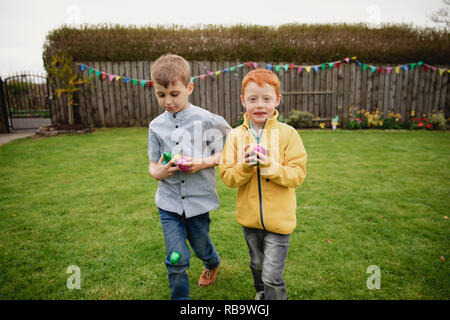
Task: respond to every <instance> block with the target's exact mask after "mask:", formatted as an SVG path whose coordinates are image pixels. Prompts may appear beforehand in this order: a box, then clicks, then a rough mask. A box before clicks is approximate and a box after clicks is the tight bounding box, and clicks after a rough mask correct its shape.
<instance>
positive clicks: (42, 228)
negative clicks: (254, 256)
mask: <svg viewBox="0 0 450 320" xmlns="http://www.w3.org/2000/svg"><path fill="white" fill-rule="evenodd" d="M301 136H302V139H303V142H304V144H305V147H306V149H307V152H308V164H307V168H308V172H307V179H306V181H305V183H304V184H303V185H302V186H301V187H299V188H298V189H297V199H298V209H297V221H298V223H297V228H296V230H295V231H294V233H293V234H292V236H291V245H290V249H289V254H288V258H287V263H286V268H285V273H284V277H285V281H286V283H287V293H288V298H289V299H292V300H295V299H449V292H450V272H449V267H448V254H449V244H450V242H449V239H450V237H449V236H450V232H449V225H448V224H449V220H447V219H445V216H448V215H449V213H450V187H449V181H450V132H429V131H372V130H369V131H337V132H331V131H316V130H312V131H301ZM146 152H147V130H146V128H127V129H98V130H97V131H96V132H95V133H93V134H89V135H81V136H69V135H64V136H57V137H52V138H43V139H39V140H33V139H23V140H16V141H14V142H12V143H9V144H6V145H3V146H1V147H0V181H1V182H0V228H1V230H2V232H1V234H0V299H169V298H170V289H169V285H168V280H167V270H166V268H165V266H164V264H163V260H164V258H165V249H164V238H163V235H162V230H161V225H160V222H159V216H158V212H157V208H156V207H155V204H154V201H153V200H154V195H155V191H156V187H157V183H156V181H155V180H153V179H152V178H151V177H150V176H149V174H148V172H147V169H148V158H147V155H146ZM217 189H218V192H219V195H220V199H221V207H220V209H219V210H217V211H215V212H212V213H211V218H212V224H211V237H212V240H213V242H214V244H215V246H216V248H217V250H218V252H219V254H220V255H221V257H222V260H223V264H222V268H221V271H220V272H219V276H218V280H217V282H216V283H215V284H214V285H213V286H212V287H209V288H202V289H200V288H198V287H197V285H196V283H197V280H198V277H199V275H200V273H201V269H202V264H201V261H200V260H199V259H197V258H196V257H195V256H194V254H193V255H192V259H191V267H190V269H189V270H188V274H189V278H190V283H191V298H192V299H253V297H254V294H255V292H254V289H253V281H252V277H251V272H250V268H249V266H248V263H249V257H248V250H247V247H246V244H245V241H244V238H243V236H242V231H241V227H240V226H239V225H238V224H237V222H236V220H235V217H234V211H235V194H236V190H234V189H229V188H227V187H226V186H225V185H224V184H223V183H222V182H221V181H220V178H218V183H217ZM441 256H443V257H444V258H443V259H441ZM443 260H444V261H443ZM70 265H77V266H79V267H80V269H81V289H79V290H77V289H75V290H69V289H68V288H67V286H66V281H67V279H68V277H69V276H70V274H67V273H66V270H67V268H68V267H69V266H70ZM371 265H377V266H379V268H380V270H381V289H379V290H369V289H368V288H367V286H366V281H367V278H368V277H369V276H371V274H369V273H367V268H368V267H369V266H371Z"/></svg>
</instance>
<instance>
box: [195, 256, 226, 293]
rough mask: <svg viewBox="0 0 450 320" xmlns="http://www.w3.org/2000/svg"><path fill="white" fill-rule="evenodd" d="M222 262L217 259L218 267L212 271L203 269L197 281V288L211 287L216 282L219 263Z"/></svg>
mask: <svg viewBox="0 0 450 320" xmlns="http://www.w3.org/2000/svg"><path fill="white" fill-rule="evenodd" d="M221 262H222V259H220V257H219V265H218V266H217V267H216V268H215V269H213V270H209V269H206V268H203V272H202V275H201V276H200V279H198V286H199V287H207V286H209V285H212V284H213V283H214V282H215V281H216V277H217V273H218V272H219V267H220V263H221Z"/></svg>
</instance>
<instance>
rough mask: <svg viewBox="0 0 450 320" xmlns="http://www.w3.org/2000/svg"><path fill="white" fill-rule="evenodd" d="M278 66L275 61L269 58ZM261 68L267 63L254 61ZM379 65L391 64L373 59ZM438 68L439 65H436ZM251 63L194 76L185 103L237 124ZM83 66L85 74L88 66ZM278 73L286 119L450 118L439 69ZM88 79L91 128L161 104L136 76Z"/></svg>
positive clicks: (129, 120)
mask: <svg viewBox="0 0 450 320" xmlns="http://www.w3.org/2000/svg"><path fill="white" fill-rule="evenodd" d="M151 63H152V62H147V61H139V62H85V63H84V64H85V65H87V66H89V67H92V68H95V69H97V70H101V71H103V72H106V73H108V74H115V75H121V76H122V77H125V76H126V77H129V78H131V79H134V78H135V79H150V65H151ZM239 63H240V62H237V61H235V62H202V61H195V62H192V63H191V70H192V76H196V75H201V74H205V73H207V71H212V72H214V71H217V70H219V71H220V70H224V69H227V68H230V67H232V66H237V65H238V64H239ZM276 65H280V64H276ZM259 66H260V67H266V66H267V64H266V63H259ZM378 67H383V68H387V67H394V66H392V65H378ZM438 68H446V67H445V66H438ZM250 69H253V67H248V66H247V65H244V66H243V67H242V68H236V69H235V71H232V72H231V71H229V72H226V73H221V74H220V75H217V76H215V75H214V76H206V77H205V79H200V78H196V79H195V80H194V83H195V89H194V93H193V94H192V96H191V98H190V101H191V102H192V103H193V104H195V105H198V106H200V107H203V108H205V109H207V110H210V111H212V112H214V113H217V114H219V115H221V116H223V117H224V118H225V119H226V120H227V121H228V122H229V123H230V124H232V125H236V124H237V123H238V121H239V118H240V116H241V112H242V111H243V108H242V105H241V102H240V98H239V95H240V88H241V81H242V78H243V76H244V75H245V74H246V73H247V72H248V71H249V70H250ZM77 72H82V74H83V76H84V77H86V78H87V77H89V70H88V68H86V69H85V70H84V71H80V69H79V67H77ZM276 73H277V74H278V76H279V78H280V82H281V90H282V94H283V98H282V101H281V104H280V107H279V111H280V114H281V115H283V116H284V117H285V118H287V117H288V116H289V112H290V110H291V109H296V110H304V111H309V112H311V113H313V114H314V115H315V116H316V117H320V118H331V117H334V116H335V115H336V114H338V115H339V116H340V120H342V119H343V118H344V117H346V116H347V115H348V113H349V107H357V108H359V109H365V110H368V111H375V110H376V109H378V110H379V111H380V112H384V113H387V112H390V111H393V112H394V113H400V114H401V115H402V117H403V118H405V116H407V115H408V114H410V112H411V110H415V111H416V113H417V114H418V115H422V114H428V113H429V112H432V110H435V111H438V110H444V111H445V114H446V117H448V116H449V113H450V106H449V103H448V101H450V88H449V85H448V80H449V76H450V74H449V73H448V72H447V71H446V70H445V71H444V72H443V74H442V75H441V74H440V72H439V70H436V71H433V70H432V69H429V70H427V71H425V70H424V68H422V67H418V66H416V67H415V68H414V69H409V70H407V71H406V70H404V69H402V68H400V71H399V73H396V72H395V71H394V70H392V72H391V73H390V74H388V73H387V72H386V71H384V72H380V71H379V70H376V71H375V72H372V71H371V70H370V68H367V69H366V70H363V69H362V68H361V67H359V66H357V64H356V63H354V62H351V63H349V64H347V63H345V62H343V63H342V64H341V65H340V67H339V68H338V67H337V66H334V67H333V68H332V69H329V68H328V67H327V68H325V70H322V68H319V70H318V71H317V72H316V71H314V69H311V70H310V72H307V71H306V70H305V69H303V71H302V72H301V73H299V72H298V70H297V69H293V70H287V71H285V70H284V68H280V70H279V71H278V72H276ZM91 76H92V77H94V78H95V79H94V80H93V81H92V83H91V84H90V85H86V86H84V87H83V88H82V90H80V92H79V94H78V103H79V110H78V113H79V120H80V121H81V122H82V123H83V124H87V125H94V126H96V127H123V126H147V125H148V124H149V122H150V121H151V120H152V119H153V118H155V117H156V116H158V115H159V114H160V113H161V112H162V110H161V108H160V107H159V106H158V103H157V100H156V97H155V95H154V92H153V88H151V87H150V86H149V85H148V84H146V85H145V86H144V87H143V86H142V85H141V84H140V82H137V83H136V84H133V83H132V81H129V82H128V83H125V81H123V80H122V79H123V78H122V79H120V80H119V81H117V80H115V79H114V80H112V81H110V80H109V77H106V78H105V79H102V77H101V76H97V77H96V76H95V73H93V74H92V75H91ZM53 107H54V109H53V113H52V114H53V122H58V123H67V119H68V116H67V110H66V108H65V107H64V103H63V101H62V100H61V99H56V100H55V101H54V104H53Z"/></svg>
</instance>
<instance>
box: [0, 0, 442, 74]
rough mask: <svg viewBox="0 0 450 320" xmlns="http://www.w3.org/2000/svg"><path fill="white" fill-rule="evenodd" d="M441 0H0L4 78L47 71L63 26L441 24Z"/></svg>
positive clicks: (0, 62)
mask: <svg viewBox="0 0 450 320" xmlns="http://www.w3.org/2000/svg"><path fill="white" fill-rule="evenodd" d="M441 7H444V4H443V3H442V1H441V0H426V1H425V0H345V1H336V0H315V1H314V0H307V1H300V0H275V1H273V0H271V1H267V0H223V1H220V2H219V1H211V0H209V1H206V0H158V1H153V0H59V1H58V0H0V75H3V76H4V75H5V74H7V73H11V72H17V71H33V72H42V71H43V64H42V48H43V44H44V40H45V37H46V35H47V33H48V32H49V31H50V30H52V29H55V28H57V27H59V26H61V25H63V24H80V23H81V24H83V23H89V24H99V23H113V24H124V25H130V24H133V25H137V26H139V25H151V26H156V25H157V24H180V25H185V26H192V25H199V24H224V25H232V24H237V23H245V24H259V25H280V24H285V23H334V22H346V23H358V22H368V23H375V24H377V23H408V24H409V23H412V24H414V25H418V26H429V27H431V26H435V24H434V23H432V22H431V20H430V19H429V15H430V14H431V13H432V12H434V11H436V10H437V9H439V8H441Z"/></svg>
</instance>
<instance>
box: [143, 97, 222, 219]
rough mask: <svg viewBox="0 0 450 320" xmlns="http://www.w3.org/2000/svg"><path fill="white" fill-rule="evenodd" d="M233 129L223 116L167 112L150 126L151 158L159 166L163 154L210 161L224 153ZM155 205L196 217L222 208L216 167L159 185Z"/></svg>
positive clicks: (179, 174) (177, 176) (176, 176)
mask: <svg viewBox="0 0 450 320" xmlns="http://www.w3.org/2000/svg"><path fill="white" fill-rule="evenodd" d="M230 129H231V127H230V125H229V124H228V123H227V122H226V121H225V119H224V118H223V117H221V116H218V115H216V114H213V113H211V112H209V111H207V110H205V109H202V108H200V107H197V106H194V105H192V104H191V105H190V106H189V107H188V108H187V109H185V110H182V111H180V112H178V113H176V114H172V113H170V112H167V111H165V112H164V113H162V114H160V115H159V116H158V117H156V118H155V119H153V121H152V122H150V125H149V129H148V156H149V160H150V161H154V162H158V161H159V159H160V158H161V156H162V154H163V152H166V151H170V152H172V154H174V155H175V154H177V153H178V154H181V155H183V156H190V157H193V158H207V157H210V156H211V155H212V154H214V153H215V152H222V149H223V146H224V143H225V138H226V134H227V130H230ZM155 204H156V205H157V206H158V207H159V208H161V209H164V210H166V211H170V212H176V213H178V214H179V215H182V214H183V213H185V214H186V218H190V217H194V216H197V215H200V214H203V213H206V212H209V211H211V210H215V209H217V208H219V197H218V196H217V191H216V172H215V169H214V167H213V168H207V169H203V170H200V171H197V172H196V173H193V174H192V173H184V172H182V171H177V172H175V174H174V175H173V176H171V177H169V178H167V179H163V180H160V181H159V182H158V190H157V191H156V195H155Z"/></svg>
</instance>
